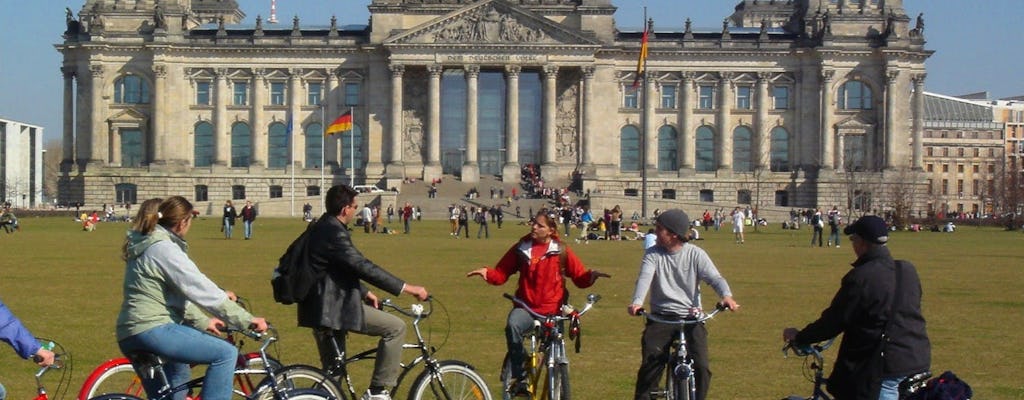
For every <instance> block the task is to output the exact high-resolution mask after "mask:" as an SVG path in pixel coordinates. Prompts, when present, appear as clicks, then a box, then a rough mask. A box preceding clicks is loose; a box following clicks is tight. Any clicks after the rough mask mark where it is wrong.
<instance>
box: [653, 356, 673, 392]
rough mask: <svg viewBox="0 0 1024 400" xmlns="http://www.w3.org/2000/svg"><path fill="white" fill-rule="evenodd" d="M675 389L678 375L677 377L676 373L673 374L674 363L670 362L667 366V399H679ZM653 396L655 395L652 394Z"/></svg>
mask: <svg viewBox="0 0 1024 400" xmlns="http://www.w3.org/2000/svg"><path fill="white" fill-rule="evenodd" d="M675 390H676V377H675V374H673V368H672V363H671V362H669V364H668V368H665V392H664V396H665V400H676V399H679V397H676V392H675ZM651 397H653V396H651Z"/></svg>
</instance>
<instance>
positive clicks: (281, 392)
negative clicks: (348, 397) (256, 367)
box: [90, 331, 336, 400]
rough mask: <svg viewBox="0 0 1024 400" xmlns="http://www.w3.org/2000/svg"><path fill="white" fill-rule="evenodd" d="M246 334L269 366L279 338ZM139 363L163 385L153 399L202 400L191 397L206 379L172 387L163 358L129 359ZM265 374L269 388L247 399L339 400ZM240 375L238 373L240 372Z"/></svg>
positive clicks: (122, 398) (112, 396) (113, 397)
mask: <svg viewBox="0 0 1024 400" xmlns="http://www.w3.org/2000/svg"><path fill="white" fill-rule="evenodd" d="M239 332H241V333H242V334H244V335H246V336H248V337H250V338H252V339H254V340H260V341H261V343H260V349H259V354H260V358H261V360H262V361H263V364H264V365H268V364H269V362H270V361H269V357H268V356H267V347H269V346H270V345H271V344H272V343H274V342H276V341H277V336H276V335H273V334H269V333H257V332H251V331H239ZM129 358H131V359H133V360H134V361H135V362H136V363H138V364H139V365H140V369H141V370H142V371H143V373H144V375H145V376H146V378H147V379H157V380H158V382H160V384H161V385H162V386H161V388H160V389H159V391H158V393H157V395H156V396H154V397H152V400H170V399H173V398H174V395H175V394H176V393H178V392H182V391H187V393H188V394H189V396H187V397H188V398H193V399H196V398H198V397H194V396H191V393H193V392H194V391H196V390H198V389H201V388H202V385H203V378H202V377H199V378H195V379H192V380H190V381H188V382H185V383H182V384H180V385H177V386H174V387H172V386H171V384H170V382H169V381H168V378H167V375H166V374H165V373H164V370H163V365H164V360H163V359H161V358H160V356H158V355H155V354H152V353H135V354H132V355H130V356H129ZM264 372H265V373H266V374H267V377H266V378H265V379H264V380H263V381H264V383H265V384H261V385H259V386H258V387H257V389H256V390H255V391H254V392H253V393H250V394H246V395H244V396H243V397H244V398H245V399H247V400H336V399H335V398H334V397H333V396H331V395H330V394H329V393H328V392H326V391H323V390H317V389H308V388H301V389H297V388H292V387H288V386H286V385H280V384H278V379H276V378H277V376H276V374H275V371H274V369H266V370H264ZM236 374H238V372H237V371H236ZM90 400H142V398H141V397H139V396H136V395H134V394H127V393H108V394H103V395H100V396H97V397H93V398H91V399H90Z"/></svg>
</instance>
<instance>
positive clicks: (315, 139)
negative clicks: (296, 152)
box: [305, 122, 324, 168]
mask: <svg viewBox="0 0 1024 400" xmlns="http://www.w3.org/2000/svg"><path fill="white" fill-rule="evenodd" d="M321 126H322V125H320V123H319V122H315V123H312V124H309V125H306V165H305V167H306V168H320V166H322V165H324V163H323V162H322V161H321V160H323V148H324V141H323V128H321Z"/></svg>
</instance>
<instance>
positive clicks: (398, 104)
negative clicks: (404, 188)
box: [385, 64, 405, 177]
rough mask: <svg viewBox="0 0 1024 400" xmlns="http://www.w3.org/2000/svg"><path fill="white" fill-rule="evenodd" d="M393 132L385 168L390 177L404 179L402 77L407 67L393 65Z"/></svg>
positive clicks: (391, 66) (390, 66) (391, 67)
mask: <svg viewBox="0 0 1024 400" xmlns="http://www.w3.org/2000/svg"><path fill="white" fill-rule="evenodd" d="M388 68H390V69H391V132H389V133H390V137H389V138H388V142H389V144H390V145H391V148H390V149H389V153H390V154H389V159H388V164H387V166H385V169H386V170H387V174H388V176H391V177H402V176H405V173H404V172H403V171H402V166H403V162H402V102H403V99H402V85H403V81H402V77H403V75H404V74H405V65H402V64H391V65H389V66H388Z"/></svg>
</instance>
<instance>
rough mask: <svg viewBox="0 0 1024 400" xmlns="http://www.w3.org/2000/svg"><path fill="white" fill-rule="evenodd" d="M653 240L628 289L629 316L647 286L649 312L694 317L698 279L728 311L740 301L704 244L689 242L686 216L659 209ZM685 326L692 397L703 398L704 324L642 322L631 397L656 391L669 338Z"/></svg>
mask: <svg viewBox="0 0 1024 400" xmlns="http://www.w3.org/2000/svg"><path fill="white" fill-rule="evenodd" d="M654 226H655V228H654V234H655V235H656V236H657V240H656V243H657V245H656V246H654V247H651V248H649V249H647V250H646V251H645V252H644V257H643V260H642V261H641V263H640V275H639V276H638V277H637V280H636V289H634V290H633V301H632V303H631V304H630V305H629V306H628V307H627V311H628V312H629V314H630V315H637V311H638V310H640V308H641V307H643V304H644V298H646V297H647V293H648V291H649V292H650V294H651V309H650V312H651V313H652V314H655V315H658V316H661V317H662V318H664V319H678V318H689V317H693V312H692V310H693V309H695V308H700V307H701V298H700V282H701V281H703V282H705V283H707V284H709V285H711V287H712V288H714V289H715V292H718V295H719V296H721V298H722V303H723V304H725V305H726V306H727V307H728V308H729V309H730V310H733V311H735V310H737V309H739V308H740V305H739V304H737V303H736V301H735V300H733V298H732V291H731V290H730V289H729V283H728V282H726V281H725V278H723V277H722V275H721V274H720V273H719V272H718V269H717V268H715V264H714V263H713V262H712V261H711V258H710V257H708V254H707V253H706V252H704V250H703V249H701V248H700V247H697V246H696V245H693V244H690V243H689V237H688V236H687V233H688V232H689V230H690V218H689V217H688V216H687V215H686V213H685V212H683V211H682V210H678V209H673V210H668V211H665V212H662V213H661V214H659V215H658V217H657V218H656V219H655V220H654ZM678 329H684V334H685V335H686V345H687V348H686V350H687V352H688V353H689V354H690V355H691V357H693V370H694V375H695V376H694V378H695V381H696V392H697V399H700V400H703V399H704V398H705V397H706V396H707V393H708V387H709V386H710V383H711V370H710V369H709V368H708V342H707V335H708V333H707V330H706V329H705V328H704V325H703V324H692V325H685V327H680V326H679V325H670V324H663V323H659V322H654V321H650V320H648V321H647V327H646V328H644V333H643V337H642V339H641V346H642V350H641V351H642V354H641V357H642V358H641V361H640V369H639V370H638V371H637V375H636V390H635V392H634V395H633V396H634V399H638V400H639V399H644V400H646V399H649V398H650V395H651V392H652V391H655V390H657V387H658V382H659V381H660V378H661V376H663V374H662V371H664V369H665V364H666V363H667V362H668V351H669V347H670V345H671V344H672V339H673V338H675V337H676V336H677V335H678Z"/></svg>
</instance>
